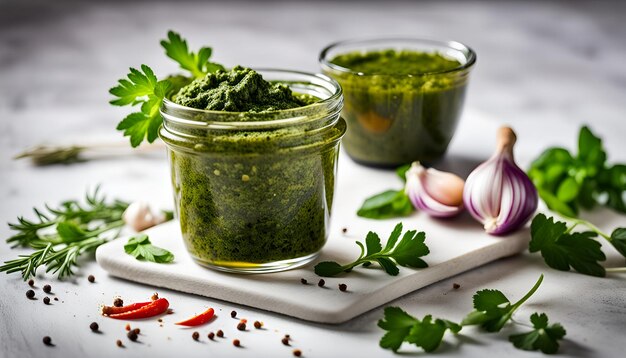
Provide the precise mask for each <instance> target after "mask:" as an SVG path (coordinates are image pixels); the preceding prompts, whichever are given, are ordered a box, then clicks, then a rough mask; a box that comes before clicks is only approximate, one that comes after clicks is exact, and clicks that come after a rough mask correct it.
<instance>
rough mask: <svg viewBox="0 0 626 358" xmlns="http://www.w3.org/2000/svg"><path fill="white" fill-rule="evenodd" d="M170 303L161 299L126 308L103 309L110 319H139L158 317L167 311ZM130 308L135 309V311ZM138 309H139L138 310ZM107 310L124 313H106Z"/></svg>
mask: <svg viewBox="0 0 626 358" xmlns="http://www.w3.org/2000/svg"><path fill="white" fill-rule="evenodd" d="M169 306H170V303H169V302H168V301H167V300H166V299H165V298H159V299H158V300H155V301H152V302H148V303H147V304H144V303H140V304H137V303H134V304H131V305H128V306H124V307H107V306H105V307H103V309H102V312H103V314H108V316H109V317H110V318H114V319H139V318H149V317H154V316H158V315H160V314H162V313H165V312H166V311H167V308H168V307H169ZM128 307H135V308H134V309H132V308H130V309H129V308H128ZM136 307H138V308H136ZM106 308H108V309H113V310H114V311H119V310H121V311H122V312H116V313H106V311H107V310H106Z"/></svg>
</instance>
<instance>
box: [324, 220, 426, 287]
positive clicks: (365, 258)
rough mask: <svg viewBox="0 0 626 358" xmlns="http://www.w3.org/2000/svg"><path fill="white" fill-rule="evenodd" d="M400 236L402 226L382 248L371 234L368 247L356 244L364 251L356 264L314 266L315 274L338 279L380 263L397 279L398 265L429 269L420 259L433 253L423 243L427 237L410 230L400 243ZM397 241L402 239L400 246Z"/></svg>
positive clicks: (355, 261) (400, 224)
mask: <svg viewBox="0 0 626 358" xmlns="http://www.w3.org/2000/svg"><path fill="white" fill-rule="evenodd" d="M401 234H402V223H399V224H398V225H396V227H395V228H394V229H393V231H392V232H391V235H390V236H389V239H388V240H387V244H386V245H385V247H384V248H383V246H382V244H381V241H380V238H379V237H378V234H376V233H375V232H372V231H370V232H369V233H368V234H367V236H366V238H365V246H363V244H362V243H361V242H359V241H356V244H357V245H358V246H359V248H361V254H360V255H359V257H358V258H357V259H356V260H354V261H353V262H351V263H349V264H345V265H341V264H339V263H337V262H335V261H324V262H320V263H318V264H317V265H316V266H315V273H316V274H318V275H319V276H324V277H330V276H337V275H339V274H340V273H342V272H350V271H351V270H352V269H353V268H354V267H356V266H358V265H366V266H369V265H370V264H371V263H372V262H378V264H379V265H380V266H381V267H382V268H383V269H384V270H385V272H387V273H388V274H389V275H392V276H396V275H397V274H398V273H399V272H400V271H399V269H398V266H397V265H400V266H408V267H414V268H424V267H428V264H427V263H426V262H425V261H424V260H422V259H420V257H422V256H426V255H428V253H429V252H430V250H429V249H428V246H426V244H425V243H424V241H425V239H426V234H424V232H417V231H416V230H409V231H407V232H406V233H404V235H403V236H402V239H400V235H401ZM398 239H400V241H399V242H398Z"/></svg>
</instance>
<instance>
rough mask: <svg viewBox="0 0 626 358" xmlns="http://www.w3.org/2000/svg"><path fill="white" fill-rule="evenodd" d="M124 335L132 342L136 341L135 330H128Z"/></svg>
mask: <svg viewBox="0 0 626 358" xmlns="http://www.w3.org/2000/svg"><path fill="white" fill-rule="evenodd" d="M126 336H127V337H128V339H130V340H131V341H133V342H135V341H137V332H135V331H134V330H132V331H130V332H128V333H127V334H126Z"/></svg>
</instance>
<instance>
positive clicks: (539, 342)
mask: <svg viewBox="0 0 626 358" xmlns="http://www.w3.org/2000/svg"><path fill="white" fill-rule="evenodd" d="M530 322H531V323H532V324H533V328H534V329H533V330H532V331H530V332H528V333H522V334H514V335H512V336H510V337H509V341H510V342H511V343H513V345H514V346H515V347H516V348H519V349H523V350H527V351H536V350H541V351H542V352H543V353H545V354H554V353H556V352H557V351H558V350H559V340H561V339H563V337H565V334H566V331H565V329H564V328H563V326H561V325H560V324H558V323H555V324H553V325H548V316H546V314H545V313H542V314H538V313H533V315H532V316H530Z"/></svg>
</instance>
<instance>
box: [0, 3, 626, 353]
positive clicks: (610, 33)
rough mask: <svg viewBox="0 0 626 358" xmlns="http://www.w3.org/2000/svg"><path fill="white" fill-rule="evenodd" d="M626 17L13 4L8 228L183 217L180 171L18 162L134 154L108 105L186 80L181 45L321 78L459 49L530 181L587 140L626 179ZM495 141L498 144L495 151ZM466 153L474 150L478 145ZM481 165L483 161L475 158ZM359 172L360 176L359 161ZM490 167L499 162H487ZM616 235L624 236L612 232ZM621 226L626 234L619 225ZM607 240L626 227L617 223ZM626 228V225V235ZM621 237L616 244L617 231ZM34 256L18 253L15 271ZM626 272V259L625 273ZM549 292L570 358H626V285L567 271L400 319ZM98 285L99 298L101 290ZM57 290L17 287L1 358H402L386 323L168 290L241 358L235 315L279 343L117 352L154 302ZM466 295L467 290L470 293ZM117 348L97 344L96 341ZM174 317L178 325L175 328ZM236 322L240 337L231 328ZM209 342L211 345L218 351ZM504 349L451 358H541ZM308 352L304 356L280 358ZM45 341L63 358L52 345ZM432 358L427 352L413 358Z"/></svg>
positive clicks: (437, 293)
mask: <svg viewBox="0 0 626 358" xmlns="http://www.w3.org/2000/svg"><path fill="white" fill-rule="evenodd" d="M624 14H626V3H619V2H584V1H581V2H578V1H562V2H527V1H512V2H475V1H458V2H452V1H446V2H436V1H433V2H366V3H359V2H341V3H333V2H330V1H328V2H327V1H322V2H310V1H295V2H288V3H274V2H269V3H261V2H248V3H218V2H156V3H151V2H134V3H130V2H122V1H119V2H117V1H104V2H97V3H96V2H78V1H77V2H70V1H55V2H44V1H6V0H5V1H0V153H1V154H0V183H2V184H1V185H0V222H1V223H3V224H2V225H1V226H0V237H1V238H6V237H9V236H10V235H11V232H10V230H9V228H8V227H7V225H5V224H4V223H6V222H13V221H14V220H15V218H16V216H18V215H30V214H29V213H30V210H31V208H32V207H33V206H35V205H41V204H43V203H57V202H59V201H61V200H64V199H68V198H78V197H80V196H82V195H83V193H84V192H85V190H86V189H87V188H92V187H94V186H95V185H96V184H98V183H99V184H101V185H102V190H103V191H104V192H106V193H107V194H108V195H110V196H112V197H120V198H124V199H127V200H135V199H144V200H149V201H150V202H152V203H154V204H156V205H160V206H162V207H171V206H172V203H171V188H170V184H169V182H168V180H166V179H164V178H168V170H169V169H168V167H167V162H166V160H165V157H164V155H163V153H160V152H159V153H154V154H148V155H143V156H133V157H124V158H103V159H101V160H97V161H91V162H86V163H80V164H75V165H71V166H53V167H44V168H38V167H33V166H31V165H30V164H29V163H27V162H23V161H14V160H12V159H11V158H12V156H13V155H15V154H16V153H17V152H19V151H20V150H22V149H24V148H26V147H29V146H32V145H36V144H40V143H43V142H48V143H58V142H63V143H67V142H72V141H76V142H89V141H103V140H104V141H108V140H112V141H116V140H117V141H122V139H121V138H120V135H119V134H118V133H117V132H115V131H114V130H113V128H114V127H115V125H116V124H117V122H118V121H119V120H120V118H122V117H123V116H124V114H125V113H126V110H125V109H120V108H112V107H111V106H109V105H108V104H107V101H108V100H109V95H108V93H107V90H108V88H109V87H111V86H112V85H113V84H114V81H115V79H117V78H119V77H121V75H123V74H124V73H125V71H126V70H127V68H128V67H129V66H138V65H140V64H141V63H146V64H149V65H151V66H152V67H153V68H157V69H159V74H161V75H164V74H166V73H169V72H174V71H176V66H175V65H174V64H173V63H171V62H170V61H169V60H168V59H167V58H166V57H165V56H163V54H162V50H161V48H160V46H159V45H158V40H159V39H160V38H162V37H163V36H164V35H165V33H166V31H167V30H168V29H175V30H177V31H179V32H181V33H182V34H183V35H184V36H186V37H187V38H188V40H189V41H190V44H191V46H192V47H197V46H200V45H201V44H211V45H212V47H213V49H214V59H215V60H216V61H219V62H222V63H227V64H235V63H242V64H246V65H249V66H252V67H262V66H266V67H267V66H271V67H281V68H289V69H299V70H304V71H312V72H315V71H317V70H318V65H317V56H318V52H319V50H320V49H321V48H323V47H324V46H325V45H326V44H328V43H330V42H333V41H336V40H340V39H346V38H354V37H371V36H378V37H380V36H386V35H389V36H391V35H404V36H416V37H426V38H438V39H454V40H457V41H460V42H463V43H466V44H468V45H470V46H471V47H472V48H474V50H475V51H476V52H477V53H478V63H477V66H476V68H475V71H474V72H473V73H472V80H471V85H470V90H469V95H468V98H467V102H466V108H468V111H469V113H485V114H486V115H489V116H490V117H493V118H495V119H496V120H497V121H500V122H502V123H508V124H510V125H512V126H513V127H514V128H515V129H516V131H517V132H518V136H519V138H520V139H523V140H520V141H519V146H518V148H517V153H516V154H517V157H518V160H519V161H520V163H522V164H527V163H528V161H529V160H530V159H532V158H533V157H534V156H536V155H537V154H538V153H539V152H540V151H541V150H542V149H543V148H545V147H547V146H550V145H562V146H566V147H570V148H571V147H573V146H574V145H575V138H576V135H577V132H578V128H579V127H580V125H581V124H583V123H586V124H589V125H591V126H592V128H593V129H594V130H595V131H596V132H597V133H598V134H600V135H601V136H602V137H603V139H604V142H605V146H606V148H607V151H608V152H609V153H610V158H609V160H611V161H622V162H623V161H626V144H625V142H624V140H623V136H624V135H625V134H626V120H625V119H624V117H625V116H626V101H625V100H624V98H626V70H624V64H625V63H626V42H625V41H624V38H626V22H624ZM486 135H490V134H486ZM460 138H463V136H462V135H460ZM470 147H471V148H472V149H473V150H474V153H475V152H481V153H482V152H488V151H489V148H487V147H485V143H484V141H483V138H475V141H473V140H472V138H463V140H462V143H461V142H460V143H456V142H455V144H454V145H453V147H452V150H451V152H450V158H451V159H453V160H454V159H455V158H462V157H463V156H464V155H467V153H468V151H467V150H466V149H468V148H470ZM469 152H471V151H469ZM345 159H347V158H342V160H345ZM470 159H473V160H480V159H481V158H470ZM607 217H608V218H610V219H606V218H607ZM616 218H617V219H616ZM594 220H597V222H598V223H599V224H600V225H606V224H607V223H609V222H615V220H620V218H619V217H615V216H614V214H612V213H608V212H605V211H601V212H600V213H598V214H594ZM622 222H623V221H622ZM609 228H610V227H607V229H609ZM22 252H25V251H20V250H10V248H9V246H8V245H7V244H5V243H4V242H1V243H0V261H5V260H8V259H11V258H14V257H16V255H17V254H19V253H22ZM612 259H615V258H614V257H613V258H612ZM542 272H543V273H545V274H546V280H545V282H544V285H543V286H542V288H541V289H540V291H539V292H537V294H536V295H535V296H534V297H533V299H532V301H531V302H530V303H529V304H528V305H527V306H524V307H523V308H522V310H521V311H520V317H523V318H526V317H527V316H529V315H530V313H532V312H535V311H545V312H547V313H548V315H549V316H550V318H551V320H554V321H556V322H560V323H562V324H563V325H564V326H565V327H566V328H567V331H568V334H567V338H566V340H565V341H564V342H563V343H562V348H561V351H560V352H561V354H562V355H565V356H575V357H585V356H588V357H615V356H619V355H621V354H622V352H623V351H624V350H625V349H626V341H624V339H623V335H624V332H626V276H625V275H623V274H622V275H621V276H620V275H614V276H611V277H608V278H605V279H597V278H590V277H587V276H583V275H578V274H575V273H563V272H558V271H554V270H551V269H549V268H547V267H545V266H544V265H543V264H542V261H541V258H540V257H538V256H531V255H529V254H522V255H520V256H516V257H512V258H508V259H504V260H499V261H497V262H495V263H493V264H490V265H486V266H483V267H480V268H478V269H475V270H472V271H470V272H467V273H465V274H461V275H459V276H456V277H453V278H451V279H448V280H444V281H442V282H439V283H437V284H433V285H431V286H429V287H426V288H424V289H421V290H419V291H416V292H414V293H412V294H409V295H406V296H404V297H402V298H400V299H398V300H396V301H394V302H393V303H392V304H393V305H397V306H401V307H403V308H404V309H406V310H407V311H409V312H411V313H412V314H415V315H417V316H423V315H425V314H427V313H432V314H434V315H436V316H443V317H446V318H450V319H460V318H461V317H462V316H463V314H464V313H465V312H467V311H468V310H469V309H470V308H471V307H470V306H471V296H472V294H473V293H474V292H475V291H477V290H478V289H481V288H497V289H500V290H502V291H503V292H505V293H506V294H508V295H510V296H511V297H513V298H515V297H519V296H520V295H521V294H523V293H524V292H525V291H526V290H527V289H528V288H529V287H530V286H531V285H532V283H533V282H534V281H535V280H536V278H537V277H538V276H539V274H540V273H542ZM89 274H93V275H95V276H96V283H94V284H90V283H88V282H87V279H86V277H87V275H89ZM36 281H37V285H39V287H40V288H41V285H42V284H44V283H51V284H52V286H53V291H54V294H55V296H53V297H58V298H59V301H53V303H54V304H53V305H52V306H45V305H44V304H43V303H42V300H41V298H42V297H43V293H42V292H41V290H40V289H38V290H37V292H38V297H39V300H36V301H29V300H27V299H26V298H25V296H24V292H25V291H26V290H27V285H26V284H24V283H23V282H22V281H21V279H20V277H19V276H18V275H0V282H1V283H0V286H1V287H2V289H0V357H30V356H54V357H57V356H58V357H61V356H70V357H73V356H111V355H113V354H116V355H120V356H145V355H148V354H149V355H151V356H169V355H175V354H185V355H188V356H201V355H204V356H206V355H214V356H237V357H243V356H250V357H253V356H255V357H256V356H273V357H280V356H285V357H288V356H291V349H292V348H299V349H301V350H302V351H303V353H304V356H305V357H326V356H363V357H370V356H389V357H392V356H394V354H393V353H392V352H390V351H385V350H382V349H381V348H379V347H378V340H379V338H380V337H381V335H382V331H381V330H380V329H379V328H378V327H376V322H377V320H378V319H380V318H381V317H382V308H378V309H375V310H373V311H370V312H368V313H366V314H364V315H362V316H359V317H357V318H356V319H353V320H351V321H349V322H347V323H345V324H342V325H337V326H329V325H321V324H311V323H307V322H303V321H299V320H296V319H291V318H287V317H283V316H280V315H275V314H271V313H268V312H264V311H259V310H255V309H252V308H249V307H240V306H235V305H232V304H229V303H227V302H221V301H214V300H209V299H205V298H202V297H197V296H191V295H186V294H182V293H177V292H170V291H167V290H160V291H159V292H160V293H161V295H162V296H165V297H168V298H171V300H172V301H177V302H180V304H178V305H177V306H176V309H177V311H178V312H184V313H188V314H189V315H191V314H193V313H194V312H196V311H198V310H199V308H198V307H204V306H207V305H211V306H214V307H216V308H218V315H221V316H223V317H222V318H221V319H222V320H223V321H222V323H217V322H219V321H216V324H217V325H220V326H221V325H222V324H223V326H221V327H217V326H215V327H214V328H215V329H217V328H222V329H224V330H225V331H226V334H227V337H228V338H229V340H230V339H231V338H233V337H234V336H235V334H236V330H234V328H233V327H231V326H233V325H232V324H228V323H227V322H226V321H225V320H227V319H228V320H230V318H226V316H228V313H229V312H230V311H231V310H232V309H235V310H237V311H238V312H239V315H240V316H242V317H247V318H248V319H250V320H260V321H263V322H265V324H266V326H267V327H268V329H267V330H266V331H264V332H261V334H252V333H246V335H245V336H243V338H242V341H243V343H244V348H243V349H236V348H235V347H233V346H232V345H231V344H230V343H229V342H227V341H222V342H220V343H216V344H214V345H212V344H213V343H209V342H207V340H206V338H204V336H203V339H202V341H203V342H202V343H195V342H193V341H192V339H191V332H192V331H189V330H181V329H178V328H177V327H174V326H173V325H171V324H169V325H168V324H166V325H165V327H163V328H161V327H158V325H157V324H156V323H154V322H139V323H137V326H138V327H140V328H141V330H142V332H143V336H142V339H141V341H142V344H130V343H127V344H126V347H127V348H126V349H119V348H117V347H116V346H115V340H116V339H118V338H119V339H123V340H124V342H127V340H126V338H125V337H124V330H123V329H124V327H123V326H124V324H125V323H123V322H117V321H115V322H112V321H111V320H103V319H102V318H101V317H100V316H99V315H98V310H97V307H98V305H99V304H102V303H108V302H109V301H110V300H111V299H112V297H114V296H116V295H122V296H123V297H124V298H126V299H127V300H128V301H133V300H141V299H145V298H146V297H147V296H149V295H150V294H151V293H152V292H153V291H154V289H153V288H151V287H149V286H143V285H137V284H133V283H129V282H126V281H122V280H118V279H115V278H111V277H108V276H107V275H106V274H105V272H104V271H103V270H102V269H100V268H99V267H98V266H97V264H96V263H95V262H93V261H85V262H83V263H82V265H81V269H80V273H79V275H78V276H77V277H76V279H75V280H71V281H66V282H57V281H56V280H54V279H51V278H49V277H45V276H43V275H42V276H41V277H38V278H37V279H36ZM453 283H459V284H460V285H461V288H460V289H458V290H453V289H452V284H453ZM92 321H98V322H100V324H101V327H102V331H103V333H102V334H101V335H94V334H93V333H91V332H90V331H89V327H88V326H89V323H91V322H92ZM169 321H171V320H169V319H168V318H167V317H166V323H171V322H169ZM224 322H226V323H224ZM209 329H213V328H202V329H200V330H199V331H200V332H202V333H203V335H205V334H206V333H207V332H208V330H209ZM513 331H514V329H513V328H507V331H506V332H504V334H501V335H490V334H474V333H475V332H474V331H472V330H468V331H467V333H466V334H465V335H464V336H460V337H459V338H454V337H447V338H446V343H445V344H444V345H443V346H442V347H441V348H440V351H439V354H438V356H446V357H447V356H451V357H453V356H463V357H482V356H485V355H487V354H490V355H494V356H504V355H507V356H511V357H525V356H529V357H530V356H538V354H539V353H529V352H524V351H520V350H517V349H515V348H514V347H513V346H512V345H511V344H510V343H509V342H508V341H507V340H506V337H507V335H508V334H509V333H511V332H513ZM287 333H288V334H291V336H292V337H294V341H293V347H292V348H288V347H284V346H283V345H282V344H281V343H280V338H281V337H282V335H283V334H287ZM45 335H50V336H52V337H53V340H54V342H55V343H56V346H55V347H53V348H50V347H46V346H44V345H43V344H42V343H41V338H42V337H43V336H45ZM403 350H404V351H405V352H408V353H407V354H409V355H419V353H417V352H419V350H416V349H415V348H414V347H411V346H408V345H407V346H405V347H404V348H403Z"/></svg>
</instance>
